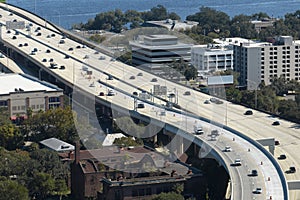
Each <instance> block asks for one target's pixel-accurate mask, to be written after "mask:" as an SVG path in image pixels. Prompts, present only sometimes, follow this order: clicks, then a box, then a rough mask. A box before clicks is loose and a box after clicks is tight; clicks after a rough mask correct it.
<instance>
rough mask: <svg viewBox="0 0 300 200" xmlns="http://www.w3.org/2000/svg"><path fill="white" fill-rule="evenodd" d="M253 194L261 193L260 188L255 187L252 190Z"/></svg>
mask: <svg viewBox="0 0 300 200" xmlns="http://www.w3.org/2000/svg"><path fill="white" fill-rule="evenodd" d="M253 193H254V194H261V193H262V189H261V188H256V190H254V191H253Z"/></svg>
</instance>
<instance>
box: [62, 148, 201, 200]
mask: <svg viewBox="0 0 300 200" xmlns="http://www.w3.org/2000/svg"><path fill="white" fill-rule="evenodd" d="M60 156H61V157H63V158H64V160H65V161H66V160H70V161H73V160H74V162H73V163H72V164H71V193H72V197H73V199H84V198H97V199H98V200H108V199H115V200H121V199H122V200H127V199H128V200H129V199H151V198H152V197H153V195H155V194H159V193H161V192H170V191H172V188H174V185H175V184H181V185H183V189H184V191H183V193H184V194H193V196H194V197H196V198H197V199H202V198H201V197H204V196H205V191H206V190H205V189H204V188H205V184H207V183H206V181H205V179H204V176H203V175H202V173H201V172H200V171H199V170H197V169H195V168H191V167H189V166H187V165H184V164H182V163H180V162H177V163H176V162H175V163H174V162H169V161H168V158H166V157H164V156H162V155H161V154H158V153H156V152H154V151H152V150H149V148H144V147H130V148H119V147H116V146H108V147H103V148H101V149H92V150H79V147H78V145H77V146H76V147H75V154H74V153H69V154H60Z"/></svg>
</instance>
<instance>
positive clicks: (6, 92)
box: [0, 74, 63, 120]
mask: <svg viewBox="0 0 300 200" xmlns="http://www.w3.org/2000/svg"><path fill="white" fill-rule="evenodd" d="M60 106H63V90H62V89H60V88H58V87H57V86H54V85H52V84H50V83H47V82H44V81H39V80H38V79H36V78H34V77H31V76H29V75H25V74H1V75H0V107H4V108H7V110H8V113H9V116H10V118H11V120H16V118H18V117H21V118H26V117H27V112H28V109H31V111H32V112H33V113H34V112H38V111H40V110H43V111H44V110H47V109H51V108H56V107H60Z"/></svg>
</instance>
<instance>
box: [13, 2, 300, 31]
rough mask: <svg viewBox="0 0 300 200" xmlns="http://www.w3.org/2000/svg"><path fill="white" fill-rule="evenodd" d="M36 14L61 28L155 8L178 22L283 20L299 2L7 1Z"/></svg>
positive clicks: (298, 6) (299, 6) (298, 8)
mask: <svg viewBox="0 0 300 200" xmlns="http://www.w3.org/2000/svg"><path fill="white" fill-rule="evenodd" d="M7 2H8V3H9V4H13V5H16V6H19V7H21V8H24V9H26V10H28V11H31V12H33V13H36V14H37V15H40V16H42V17H44V18H46V19H47V20H50V21H52V22H54V23H56V24H58V25H60V26H62V27H64V28H67V29H70V28H71V26H72V25H73V24H76V23H80V22H82V23H85V22H87V21H88V19H91V18H94V17H95V15H96V14H98V13H100V12H106V11H110V10H115V9H117V8H118V9H121V10H122V11H126V10H137V11H145V10H149V9H151V8H152V7H155V6H157V5H158V4H161V5H163V6H164V7H166V8H167V10H168V11H169V12H175V13H177V14H178V15H179V16H180V17H181V18H182V20H184V19H185V18H186V16H188V15H190V14H194V13H196V12H198V11H199V8H200V7H201V6H205V7H211V8H214V9H216V10H219V11H222V12H225V13H226V14H228V15H229V16H230V17H233V16H236V15H238V14H246V15H251V14H254V13H258V12H265V13H267V14H268V15H269V16H273V17H284V15H285V14H286V13H293V12H295V11H296V10H300V0H214V1H212V0H80V1H78V0H7Z"/></svg>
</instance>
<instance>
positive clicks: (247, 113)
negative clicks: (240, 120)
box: [244, 110, 253, 115]
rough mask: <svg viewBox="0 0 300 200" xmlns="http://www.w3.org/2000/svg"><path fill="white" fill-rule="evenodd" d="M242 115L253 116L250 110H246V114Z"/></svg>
mask: <svg viewBox="0 0 300 200" xmlns="http://www.w3.org/2000/svg"><path fill="white" fill-rule="evenodd" d="M244 115H253V112H252V110H246V112H245V113H244Z"/></svg>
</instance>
